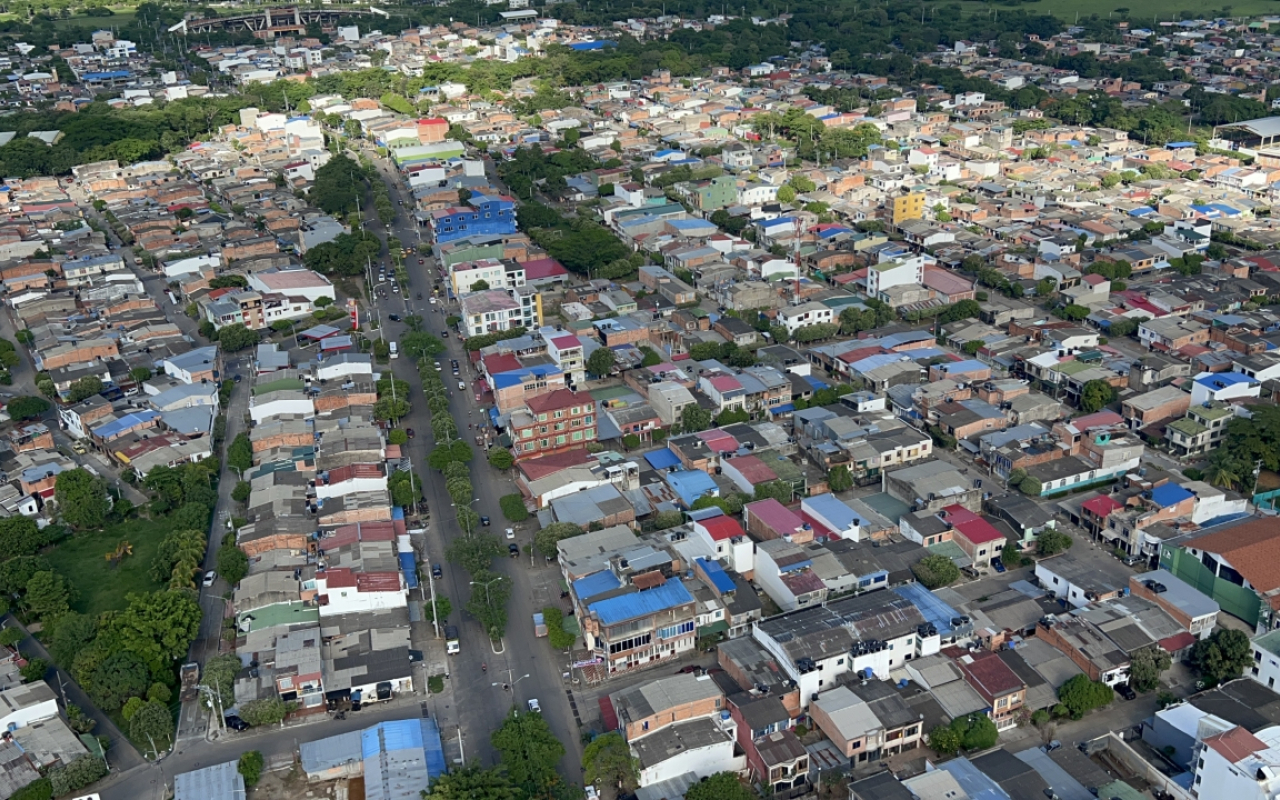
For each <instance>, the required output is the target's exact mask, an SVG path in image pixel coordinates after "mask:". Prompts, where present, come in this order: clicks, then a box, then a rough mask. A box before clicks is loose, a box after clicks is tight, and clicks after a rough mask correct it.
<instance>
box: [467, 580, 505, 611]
mask: <svg viewBox="0 0 1280 800" xmlns="http://www.w3.org/2000/svg"><path fill="white" fill-rule="evenodd" d="M500 580H502V576H501V575H495V576H494V577H492V578H490V579H489V580H487V581H469V583H470V584H471V585H472V586H483V587H484V603H485V605H487V606H489V607H490V608H492V607H493V600H492V599H491V597H490V594H489V585H490V584H493V583H496V582H497V581H500Z"/></svg>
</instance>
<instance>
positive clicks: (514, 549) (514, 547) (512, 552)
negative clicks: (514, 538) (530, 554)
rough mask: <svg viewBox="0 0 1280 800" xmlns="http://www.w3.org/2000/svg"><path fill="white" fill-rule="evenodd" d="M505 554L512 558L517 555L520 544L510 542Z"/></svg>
mask: <svg viewBox="0 0 1280 800" xmlns="http://www.w3.org/2000/svg"><path fill="white" fill-rule="evenodd" d="M507 555H509V556H511V557H512V558H517V557H519V555H520V545H518V544H516V543H515V542H512V543H511V544H509V545H507Z"/></svg>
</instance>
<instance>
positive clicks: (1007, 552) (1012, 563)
mask: <svg viewBox="0 0 1280 800" xmlns="http://www.w3.org/2000/svg"><path fill="white" fill-rule="evenodd" d="M1022 560H1023V559H1022V550H1021V549H1020V548H1019V547H1018V545H1016V544H1015V543H1013V542H1005V544H1004V547H1002V548H1000V562H1001V563H1003V564H1004V565H1005V566H1006V567H1008V568H1009V569H1017V568H1018V567H1020V566H1022Z"/></svg>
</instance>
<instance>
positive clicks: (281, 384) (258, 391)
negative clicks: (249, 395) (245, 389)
mask: <svg viewBox="0 0 1280 800" xmlns="http://www.w3.org/2000/svg"><path fill="white" fill-rule="evenodd" d="M306 388H307V384H305V383H304V382H303V381H302V380H301V379H300V378H283V379H281V380H278V381H272V382H271V383H260V384H258V385H257V386H255V387H253V396H254V397H259V396H261V395H264V394H271V393H272V392H284V391H302V390H303V389H306Z"/></svg>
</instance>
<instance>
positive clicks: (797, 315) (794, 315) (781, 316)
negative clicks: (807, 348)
mask: <svg viewBox="0 0 1280 800" xmlns="http://www.w3.org/2000/svg"><path fill="white" fill-rule="evenodd" d="M834 318H835V316H834V312H832V310H831V309H830V308H829V307H827V306H825V305H823V304H822V303H817V302H809V303H801V304H800V305H798V306H788V307H787V308H783V309H779V311H778V322H779V323H780V324H781V325H783V326H784V327H785V328H786V329H787V333H788V334H790V335H792V336H794V335H795V332H796V331H798V330H800V329H801V328H807V327H809V326H810V325H829V324H831V322H832V320H833V319H834Z"/></svg>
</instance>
